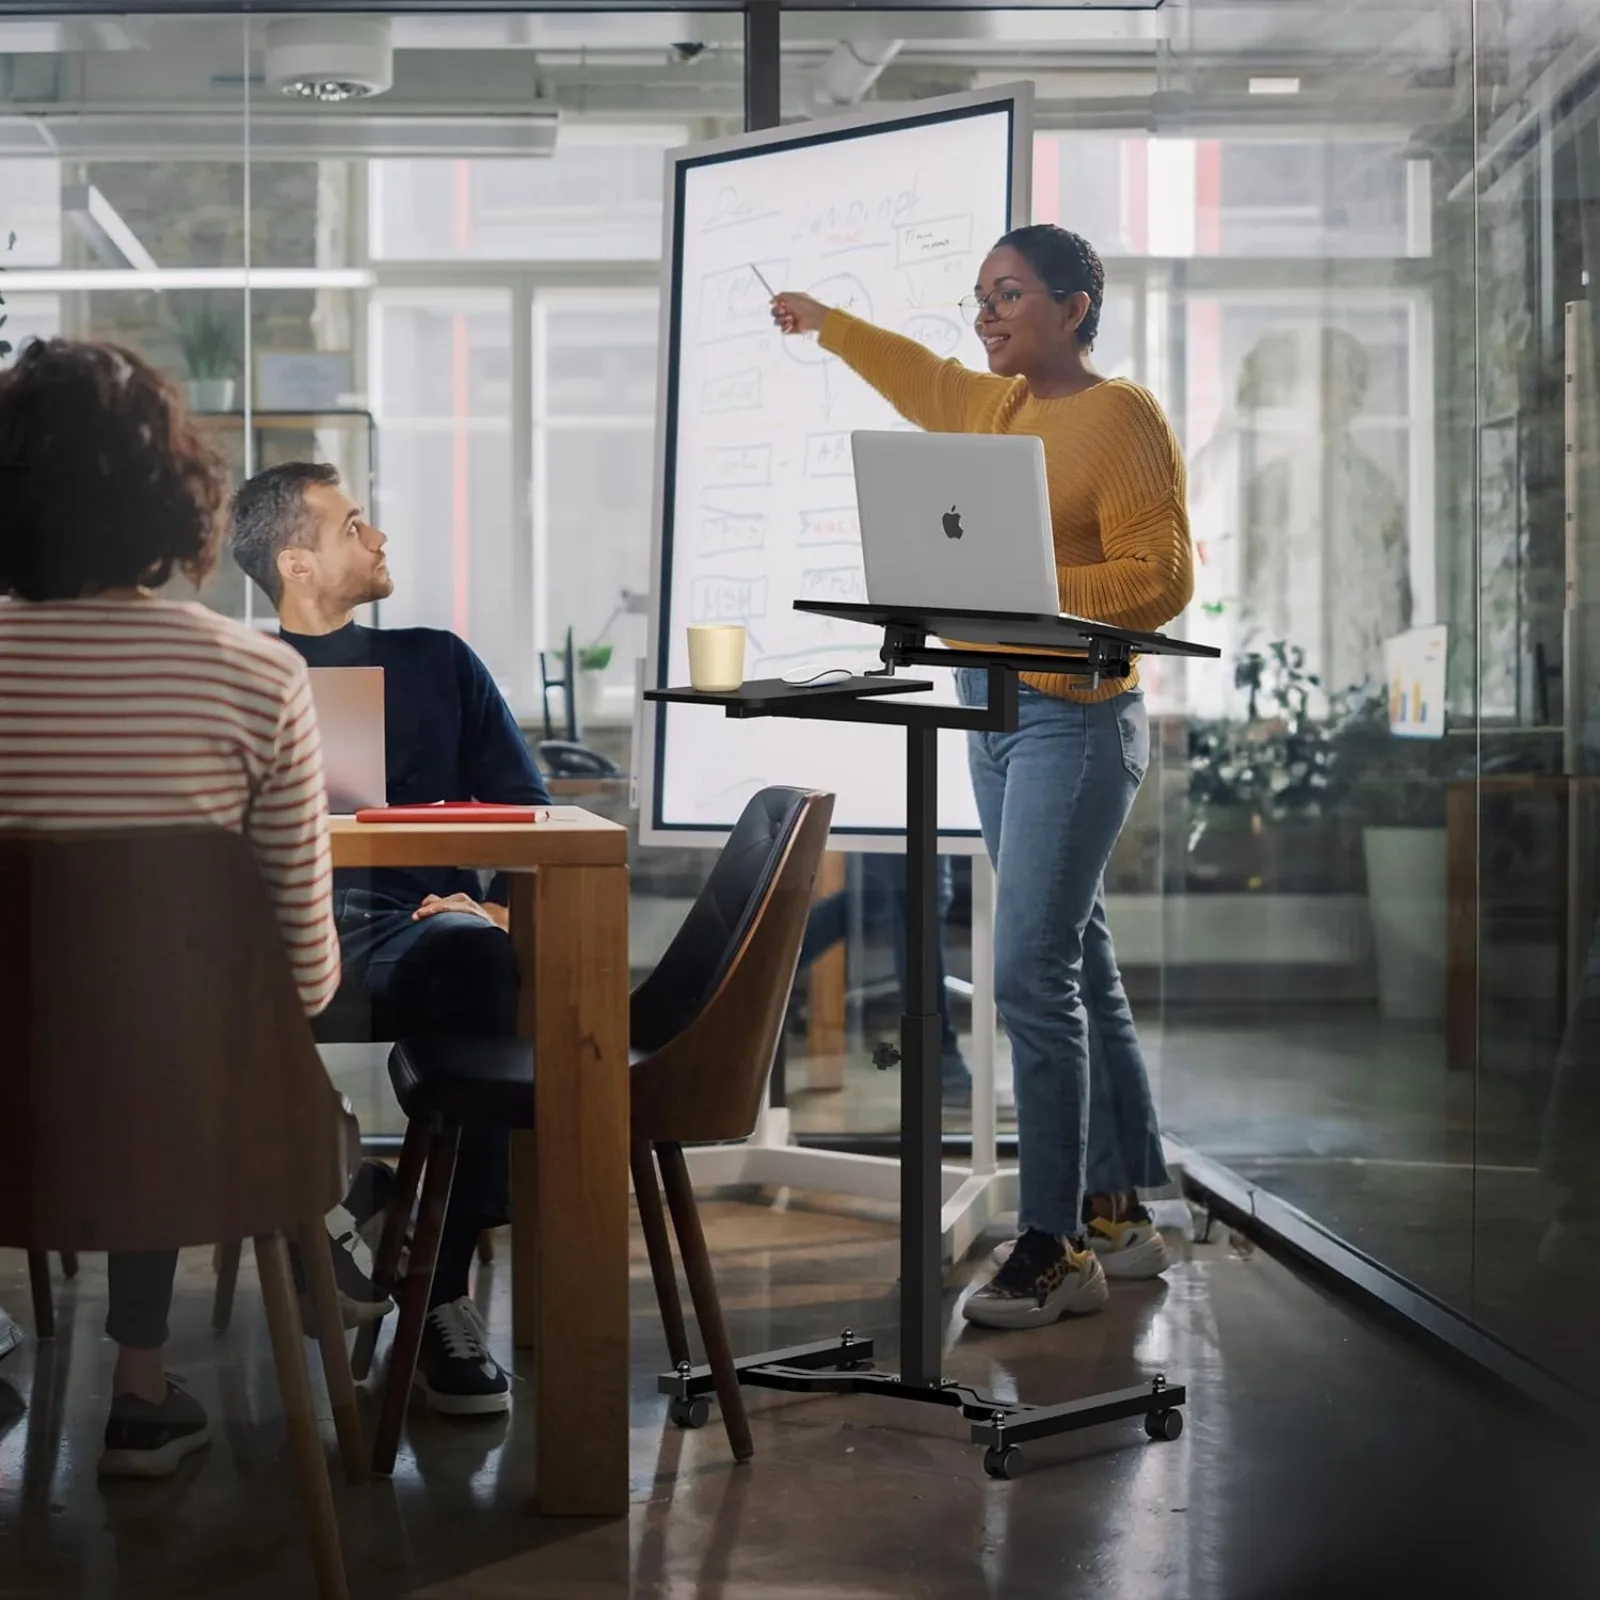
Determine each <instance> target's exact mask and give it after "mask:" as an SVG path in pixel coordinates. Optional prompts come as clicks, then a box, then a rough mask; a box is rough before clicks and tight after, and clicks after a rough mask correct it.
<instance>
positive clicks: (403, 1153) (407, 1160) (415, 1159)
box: [350, 1122, 428, 1381]
mask: <svg viewBox="0 0 1600 1600" xmlns="http://www.w3.org/2000/svg"><path fill="white" fill-rule="evenodd" d="M427 1154H428V1129H427V1126H426V1124H424V1123H421V1122H412V1123H408V1124H407V1126H406V1137H405V1143H404V1144H403V1145H401V1147H400V1162H399V1165H398V1166H397V1167H396V1168H395V1174H394V1194H393V1196H392V1197H391V1198H390V1201H389V1209H388V1211H387V1212H386V1213H385V1214H384V1219H383V1235H382V1237H381V1238H380V1239H379V1240H378V1253H377V1254H376V1255H375V1256H374V1257H373V1261H372V1285H373V1287H374V1288H375V1289H376V1290H377V1291H378V1293H379V1294H390V1293H392V1292H393V1290H394V1283H395V1279H396V1278H397V1277H398V1276H399V1273H400V1253H401V1251H403V1250H404V1249H405V1244H406V1224H407V1223H409V1222H410V1221H411V1207H412V1206H413V1204H415V1202H416V1198H417V1185H418V1184H419V1183H420V1182H421V1181H422V1166H423V1162H424V1161H425V1160H426V1159H427ZM379 1326H380V1324H379V1323H377V1322H370V1323H368V1324H367V1326H366V1327H364V1328H362V1329H361V1331H360V1332H359V1333H357V1334H356V1347H355V1350H354V1351H353V1352H352V1354H351V1357H350V1370H351V1372H352V1373H353V1374H354V1376H355V1377H356V1379H357V1380H358V1381H362V1380H365V1378H366V1376H367V1374H368V1373H369V1372H371V1371H372V1353H373V1351H374V1350H376V1349H377V1347H378V1328H379Z"/></svg>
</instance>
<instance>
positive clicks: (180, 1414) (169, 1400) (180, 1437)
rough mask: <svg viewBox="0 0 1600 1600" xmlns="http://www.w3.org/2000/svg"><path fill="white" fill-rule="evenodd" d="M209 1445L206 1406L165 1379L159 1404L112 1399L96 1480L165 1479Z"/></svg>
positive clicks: (123, 1396) (133, 1396)
mask: <svg viewBox="0 0 1600 1600" xmlns="http://www.w3.org/2000/svg"><path fill="white" fill-rule="evenodd" d="M210 1443H211V1425H210V1423H209V1422H208V1421H207V1420H206V1413H205V1407H204V1406H202V1405H201V1404H200V1402H199V1401H198V1400H196V1399H195V1398H194V1396H193V1395H189V1394H185V1393H184V1391H183V1390H182V1389H180V1388H179V1387H178V1384H177V1383H176V1382H175V1381H174V1380H173V1379H172V1378H170V1377H169V1378H168V1379H167V1397H166V1399H165V1400H163V1401H162V1402H161V1403H160V1405H155V1404H153V1403H152V1402H151V1401H149V1400H141V1399H140V1398H139V1396H138V1395H136V1394H119V1395H114V1396H113V1397H112V1400H111V1415H110V1416H109V1417H108V1418H107V1419H106V1440H105V1449H104V1451H103V1452H102V1453H101V1456H100V1476H101V1477H102V1478H170V1477H171V1476H172V1474H173V1473H174V1472H176V1471H177V1470H178V1464H179V1463H180V1462H181V1461H182V1460H183V1458H184V1457H185V1456H188V1455H193V1454H194V1452H195V1451H196V1450H201V1449H204V1448H205V1446H206V1445H208V1444H210Z"/></svg>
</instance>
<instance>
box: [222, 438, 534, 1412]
mask: <svg viewBox="0 0 1600 1600" xmlns="http://www.w3.org/2000/svg"><path fill="white" fill-rule="evenodd" d="M230 535H231V542H232V546H233V554H234V559H235V560H236V561H237V562H238V564H239V566H240V567H241V568H242V569H243V570H244V571H245V572H246V573H247V574H248V575H249V576H250V577H251V578H253V579H254V580H255V581H256V583H258V584H259V585H260V586H261V588H262V589H263V590H264V591H265V592H266V594H267V596H268V597H269V598H270V599H271V601H272V603H273V605H274V606H275V607H276V608H277V612H278V622H279V636H280V637H281V638H282V639H283V640H284V641H285V642H286V643H288V644H291V645H293V646H294V648H295V649H296V650H298V651H299V652H300V654H301V655H302V656H304V657H305V659H306V661H307V663H308V664H309V665H311V666H313V667H368V666H373V667H382V668H383V695H384V735H385V737H384V744H385V749H386V756H387V763H388V787H389V803H390V804H391V805H419V804H426V803H429V802H432V801H435V800H492V801H498V802H501V803H507V804H520V805H548V804H549V800H550V797H549V794H548V793H547V792H546V790H545V786H544V782H543V780H542V779H541V778H540V776H539V770H538V768H537V767H536V766H535V764H534V761H533V757H532V756H531V755H530V754H529V752H528V747H527V744H526V743H525V742H524V740H523V737H522V734H521V733H520V731H519V730H518V728H517V724H516V721H515V719H514V718H513V717H512V715H511V710H510V707H508V706H507V705H506V702H505V699H504V697H503V696H502V695H501V693H500V691H499V689H498V688H496V686H495V682H494V679H493V678H492V677H490V675H489V671H488V668H487V667H485V666H484V664H483V662H482V661H480V660H479V659H478V657H477V656H476V655H475V654H474V653H473V651H472V649H471V647H470V646H469V645H467V643H466V642H465V641H464V640H462V639H459V638H457V637H456V635H455V634H453V633H447V632H445V631H443V630H441V629H435V628H383V629H378V628H364V627H362V626H360V624H358V623H357V622H355V621H354V620H353V619H354V614H355V611H356V608H357V607H358V606H362V605H366V604H367V603H368V602H369V601H373V600H384V599H387V598H388V596H389V595H390V594H391V593H393V591H394V580H393V579H392V578H391V577H390V576H389V568H388V566H387V564H386V562H385V559H384V545H385V543H386V541H385V538H384V535H383V534H382V533H380V532H379V531H378V529H376V528H374V527H373V526H372V525H371V524H370V523H369V522H368V521H367V519H366V513H365V512H364V511H363V509H362V508H361V506H359V505H358V504H357V503H356V502H355V501H354V500H353V499H351V498H350V496H349V495H348V494H346V493H345V491H344V490H343V488H341V486H340V483H339V474H338V473H337V472H336V471H335V470H334V469H333V468H332V467H329V466H319V465H313V464H310V463H307V462H293V463H290V464H288V465H286V466H279V467H272V468H270V469H269V470H267V471H266V472H262V473H259V474H258V475H257V476H256V477H254V478H252V479H251V480H250V481H249V482H248V483H246V484H245V485H244V486H243V487H242V488H241V489H240V490H239V491H238V493H237V494H236V495H235V496H234V500H233V506H232V510H231V526H230ZM506 900H507V893H506V884H505V882H504V880H503V878H496V879H495V880H494V881H493V882H492V883H491V884H490V885H489V887H488V889H487V891H485V890H483V889H482V888H481V887H480V885H479V881H478V878H477V875H476V874H475V873H470V872H461V871H455V870H452V869H450V868H385V869H380V870H373V871H363V872H340V873H337V874H335V880H334V912H335V915H336V917H337V919H338V924H339V942H340V949H341V952H342V955H343V958H344V980H343V986H342V987H341V989H340V992H339V995H338V998H337V999H335V1001H334V1003H333V1006H332V1007H330V1009H329V1012H328V1016H329V1017H330V1018H340V1019H342V1022H341V1023H335V1024H333V1026H334V1027H335V1028H336V1029H338V1036H339V1037H341V1038H349V1037H359V1038H369V1039H394V1038H397V1037H399V1036H400V1035H402V1034H406V1033H421V1032H430V1031H431V1032H450V1033H478V1034H485V1035H502V1036H503V1035H509V1034H514V1033H515V1032H516V1031H517V989H518V973H517V962H516V956H515V953H514V952H513V950H512V947H511V939H510V936H509V933H508V931H507V924H508V914H507V909H506ZM319 1032H320V1033H321V1034H322V1036H323V1037H329V1033H328V1032H327V1031H326V1030H325V1029H324V1030H319ZM346 1204H347V1205H352V1204H353V1202H351V1201H347V1202H346ZM509 1217H510V1142H509V1139H508V1138H507V1136H506V1135H505V1134H504V1133H495V1132H490V1131H487V1130H468V1131H466V1132H464V1133H463V1134H462V1137H461V1149H460V1154H459V1156H458V1158H457V1166H456V1177H455V1183H454V1185H453V1188H452V1190H451V1195H450V1208H449V1213H448V1215H447V1217H446V1221H445V1228H444V1237H443V1239H442V1240H441V1242H440V1246H439V1262H438V1268H437V1270H436V1273H435V1277H434V1287H433V1296H432V1303H431V1306H430V1309H429V1313H428V1321H427V1325H426V1327H425V1329H424V1332H423V1342H422V1352H421V1355H420V1357H419V1360H418V1365H417V1383H418V1385H419V1387H421V1388H422V1389H423V1391H424V1392H425V1394H426V1395H427V1397H428V1400H429V1402H430V1403H431V1405H432V1406H433V1408H434V1409H435V1410H436V1411H440V1412H443V1413H444V1414H446V1415H452V1416H463V1415H466V1416H476V1415H483V1414H486V1413H494V1412H501V1411H505V1410H506V1409H507V1408H508V1406H509V1404H510V1385H509V1383H508V1382H507V1379H506V1375H505V1373H504V1372H503V1371H502V1370H501V1369H500V1367H499V1365H498V1364H497V1363H496V1361H495V1360H494V1357H493V1356H492V1355H490V1353H489V1350H488V1346H487V1342H486V1339H485V1330H484V1326H483V1323H482V1320H481V1318H480V1317H479V1315H478V1311H477V1308H476V1307H475V1306H474V1304H473V1302H472V1300H471V1299H470V1298H469V1296H468V1293H467V1287H468V1285H467V1279H468V1274H469V1273H470V1271H471V1266H472V1257H473V1251H474V1249H475V1247H476V1243H477V1239H478V1236H479V1234H480V1233H481V1232H482V1231H483V1230H484V1229H486V1228H492V1227H497V1226H499V1225H500V1224H501V1223H504V1222H506V1221H508V1220H509Z"/></svg>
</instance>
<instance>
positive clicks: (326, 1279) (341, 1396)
mask: <svg viewBox="0 0 1600 1600" xmlns="http://www.w3.org/2000/svg"><path fill="white" fill-rule="evenodd" d="M296 1237H297V1238H298V1240H299V1243H300V1259H301V1261H302V1262H303V1263H304V1264H305V1273H306V1285H307V1287H308V1288H309V1290H310V1291H311V1304H312V1308H313V1310H314V1311H315V1312H316V1318H317V1327H316V1334H317V1343H318V1344H319V1345H320V1346H321V1348H322V1374H323V1377H324V1379H325V1380H326V1382H327V1385H328V1398H329V1400H331V1401H332V1403H333V1426H334V1429H335V1430H336V1431H337V1433H338V1435H339V1455H340V1457H341V1459H342V1460H343V1461H344V1475H345V1478H346V1480H347V1481H348V1482H350V1483H362V1482H364V1481H365V1479H366V1476H367V1453H366V1450H365V1449H364V1448H363V1447H362V1443H361V1413H360V1412H359V1411H358V1410H357V1409H356V1386H355V1380H354V1379H353V1378H352V1377H351V1376H350V1352H349V1350H347V1349H346V1348H345V1342H344V1316H343V1313H342V1312H341V1311H340V1309H339V1286H338V1284H336V1283H335V1282H334V1278H333V1256H332V1254H331V1253H330V1252H331V1250H332V1242H331V1241H330V1240H329V1238H328V1230H327V1228H326V1227H325V1226H324V1224H323V1222H322V1219H321V1218H320V1217H319V1218H316V1219H314V1220H312V1221H309V1222H303V1223H301V1224H300V1226H299V1228H298V1229H297V1230H296Z"/></svg>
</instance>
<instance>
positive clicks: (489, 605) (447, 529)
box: [370, 288, 527, 684]
mask: <svg viewBox="0 0 1600 1600" xmlns="http://www.w3.org/2000/svg"><path fill="white" fill-rule="evenodd" d="M370 348H371V357H370V359H371V393H372V405H373V410H374V413H375V415H376V417H377V421H378V459H379V464H380V469H381V470H380V473H379V480H378V481H379V499H378V506H377V508H376V515H377V520H378V523H379V525H380V526H381V527H382V528H383V530H384V531H385V532H386V533H387V534H388V535H389V566H390V570H391V571H392V572H393V574H394V580H395V592H394V596H393V598H392V599H390V600H388V601H385V602H384V605H383V607H382V612H381V618H382V622H383V624H384V625H385V626H387V627H406V626H425V627H433V628H451V629H453V630H454V631H455V632H457V633H459V634H460V635H462V637H463V638H465V639H467V640H468V641H469V642H470V643H471V644H472V646H473V648H474V649H475V650H477V652H478V653H479V655H481V656H482V657H483V658H484V660H485V662H487V664H488V666H489V669H490V671H491V672H493V673H494V675H495V677H496V678H497V679H499V680H500V681H501V682H502V684H511V683H514V682H517V681H519V680H521V679H525V678H526V677H527V664H526V663H525V662H524V661H523V660H522V659H521V657H522V655H523V654H524V653H525V651H526V644H525V640H526V630H525V627H523V626H522V625H521V624H522V623H523V620H524V619H523V616H522V615H520V614H519V612H520V610H521V608H520V607H519V604H518V596H517V585H516V584H515V583H514V582H513V581H512V574H513V572H514V571H515V570H516V565H517V563H516V559H515V553H514V548H513V547H514V535H513V517H512V505H511V360H512V355H511V349H512V336H511V295H510V292H509V291H508V290H500V289H464V288H463V289H419V290H403V291H402V290H384V291H382V292H380V293H378V294H375V295H374V296H373V300H372V311H371V339H370Z"/></svg>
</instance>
